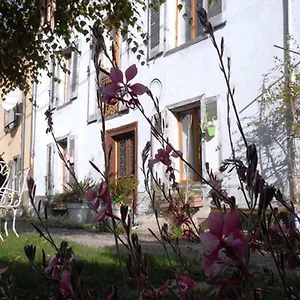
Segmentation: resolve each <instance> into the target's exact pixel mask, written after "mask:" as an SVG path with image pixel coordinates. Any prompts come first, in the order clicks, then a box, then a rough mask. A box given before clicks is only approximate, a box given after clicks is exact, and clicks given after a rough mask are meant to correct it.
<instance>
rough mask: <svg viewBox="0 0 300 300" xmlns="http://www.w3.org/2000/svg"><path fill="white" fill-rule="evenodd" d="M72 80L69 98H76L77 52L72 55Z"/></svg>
mask: <svg viewBox="0 0 300 300" xmlns="http://www.w3.org/2000/svg"><path fill="white" fill-rule="evenodd" d="M71 76H72V79H71V97H72V99H74V98H76V97H77V79H78V52H77V51H74V52H73V53H72V74H71Z"/></svg>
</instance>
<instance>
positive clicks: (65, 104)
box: [53, 97, 77, 110]
mask: <svg viewBox="0 0 300 300" xmlns="http://www.w3.org/2000/svg"><path fill="white" fill-rule="evenodd" d="M76 99H77V97H75V98H72V99H70V100H69V101H68V102H66V103H64V104H62V105H60V106H58V107H56V110H61V109H63V108H65V107H67V106H68V105H70V104H71V103H73V101H74V100H76ZM53 110H54V108H53Z"/></svg>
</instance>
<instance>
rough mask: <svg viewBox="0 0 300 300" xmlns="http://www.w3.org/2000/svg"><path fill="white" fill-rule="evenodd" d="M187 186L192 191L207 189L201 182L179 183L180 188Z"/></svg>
mask: <svg viewBox="0 0 300 300" xmlns="http://www.w3.org/2000/svg"><path fill="white" fill-rule="evenodd" d="M187 184H188V187H189V189H191V190H193V189H201V188H206V187H207V185H206V184H205V183H204V182H203V181H201V180H197V181H196V180H193V181H188V183H186V181H184V180H183V181H179V183H178V185H179V188H186V185H187Z"/></svg>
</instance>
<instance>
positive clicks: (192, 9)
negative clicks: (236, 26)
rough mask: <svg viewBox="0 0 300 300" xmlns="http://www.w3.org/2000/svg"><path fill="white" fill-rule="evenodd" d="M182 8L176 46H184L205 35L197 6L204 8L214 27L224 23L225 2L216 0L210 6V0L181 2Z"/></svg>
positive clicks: (178, 22) (185, 0) (184, 0)
mask: <svg viewBox="0 0 300 300" xmlns="http://www.w3.org/2000/svg"><path fill="white" fill-rule="evenodd" d="M180 4H181V5H182V8H181V10H180V13H179V14H178V20H177V22H176V24H177V26H178V27H177V28H176V32H177V36H176V44H177V45H176V46H179V45H181V44H184V43H186V42H188V41H190V40H193V39H195V38H197V37H199V36H202V35H203V34H204V29H203V27H202V25H201V23H200V21H199V18H198V16H197V6H198V5H200V6H202V7H204V8H205V9H206V11H207V15H208V19H209V21H210V22H211V24H212V25H213V26H217V25H219V24H220V23H221V21H222V10H223V0H215V1H213V3H212V4H211V5H209V0H180Z"/></svg>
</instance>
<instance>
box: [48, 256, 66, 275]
mask: <svg viewBox="0 0 300 300" xmlns="http://www.w3.org/2000/svg"><path fill="white" fill-rule="evenodd" d="M61 266H62V257H61V255H60V254H58V253H56V254H54V255H53V256H52V258H51V259H50V261H49V264H48V266H47V267H46V268H45V272H46V273H50V274H51V278H52V279H58V276H59V274H60V268H61Z"/></svg>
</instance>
